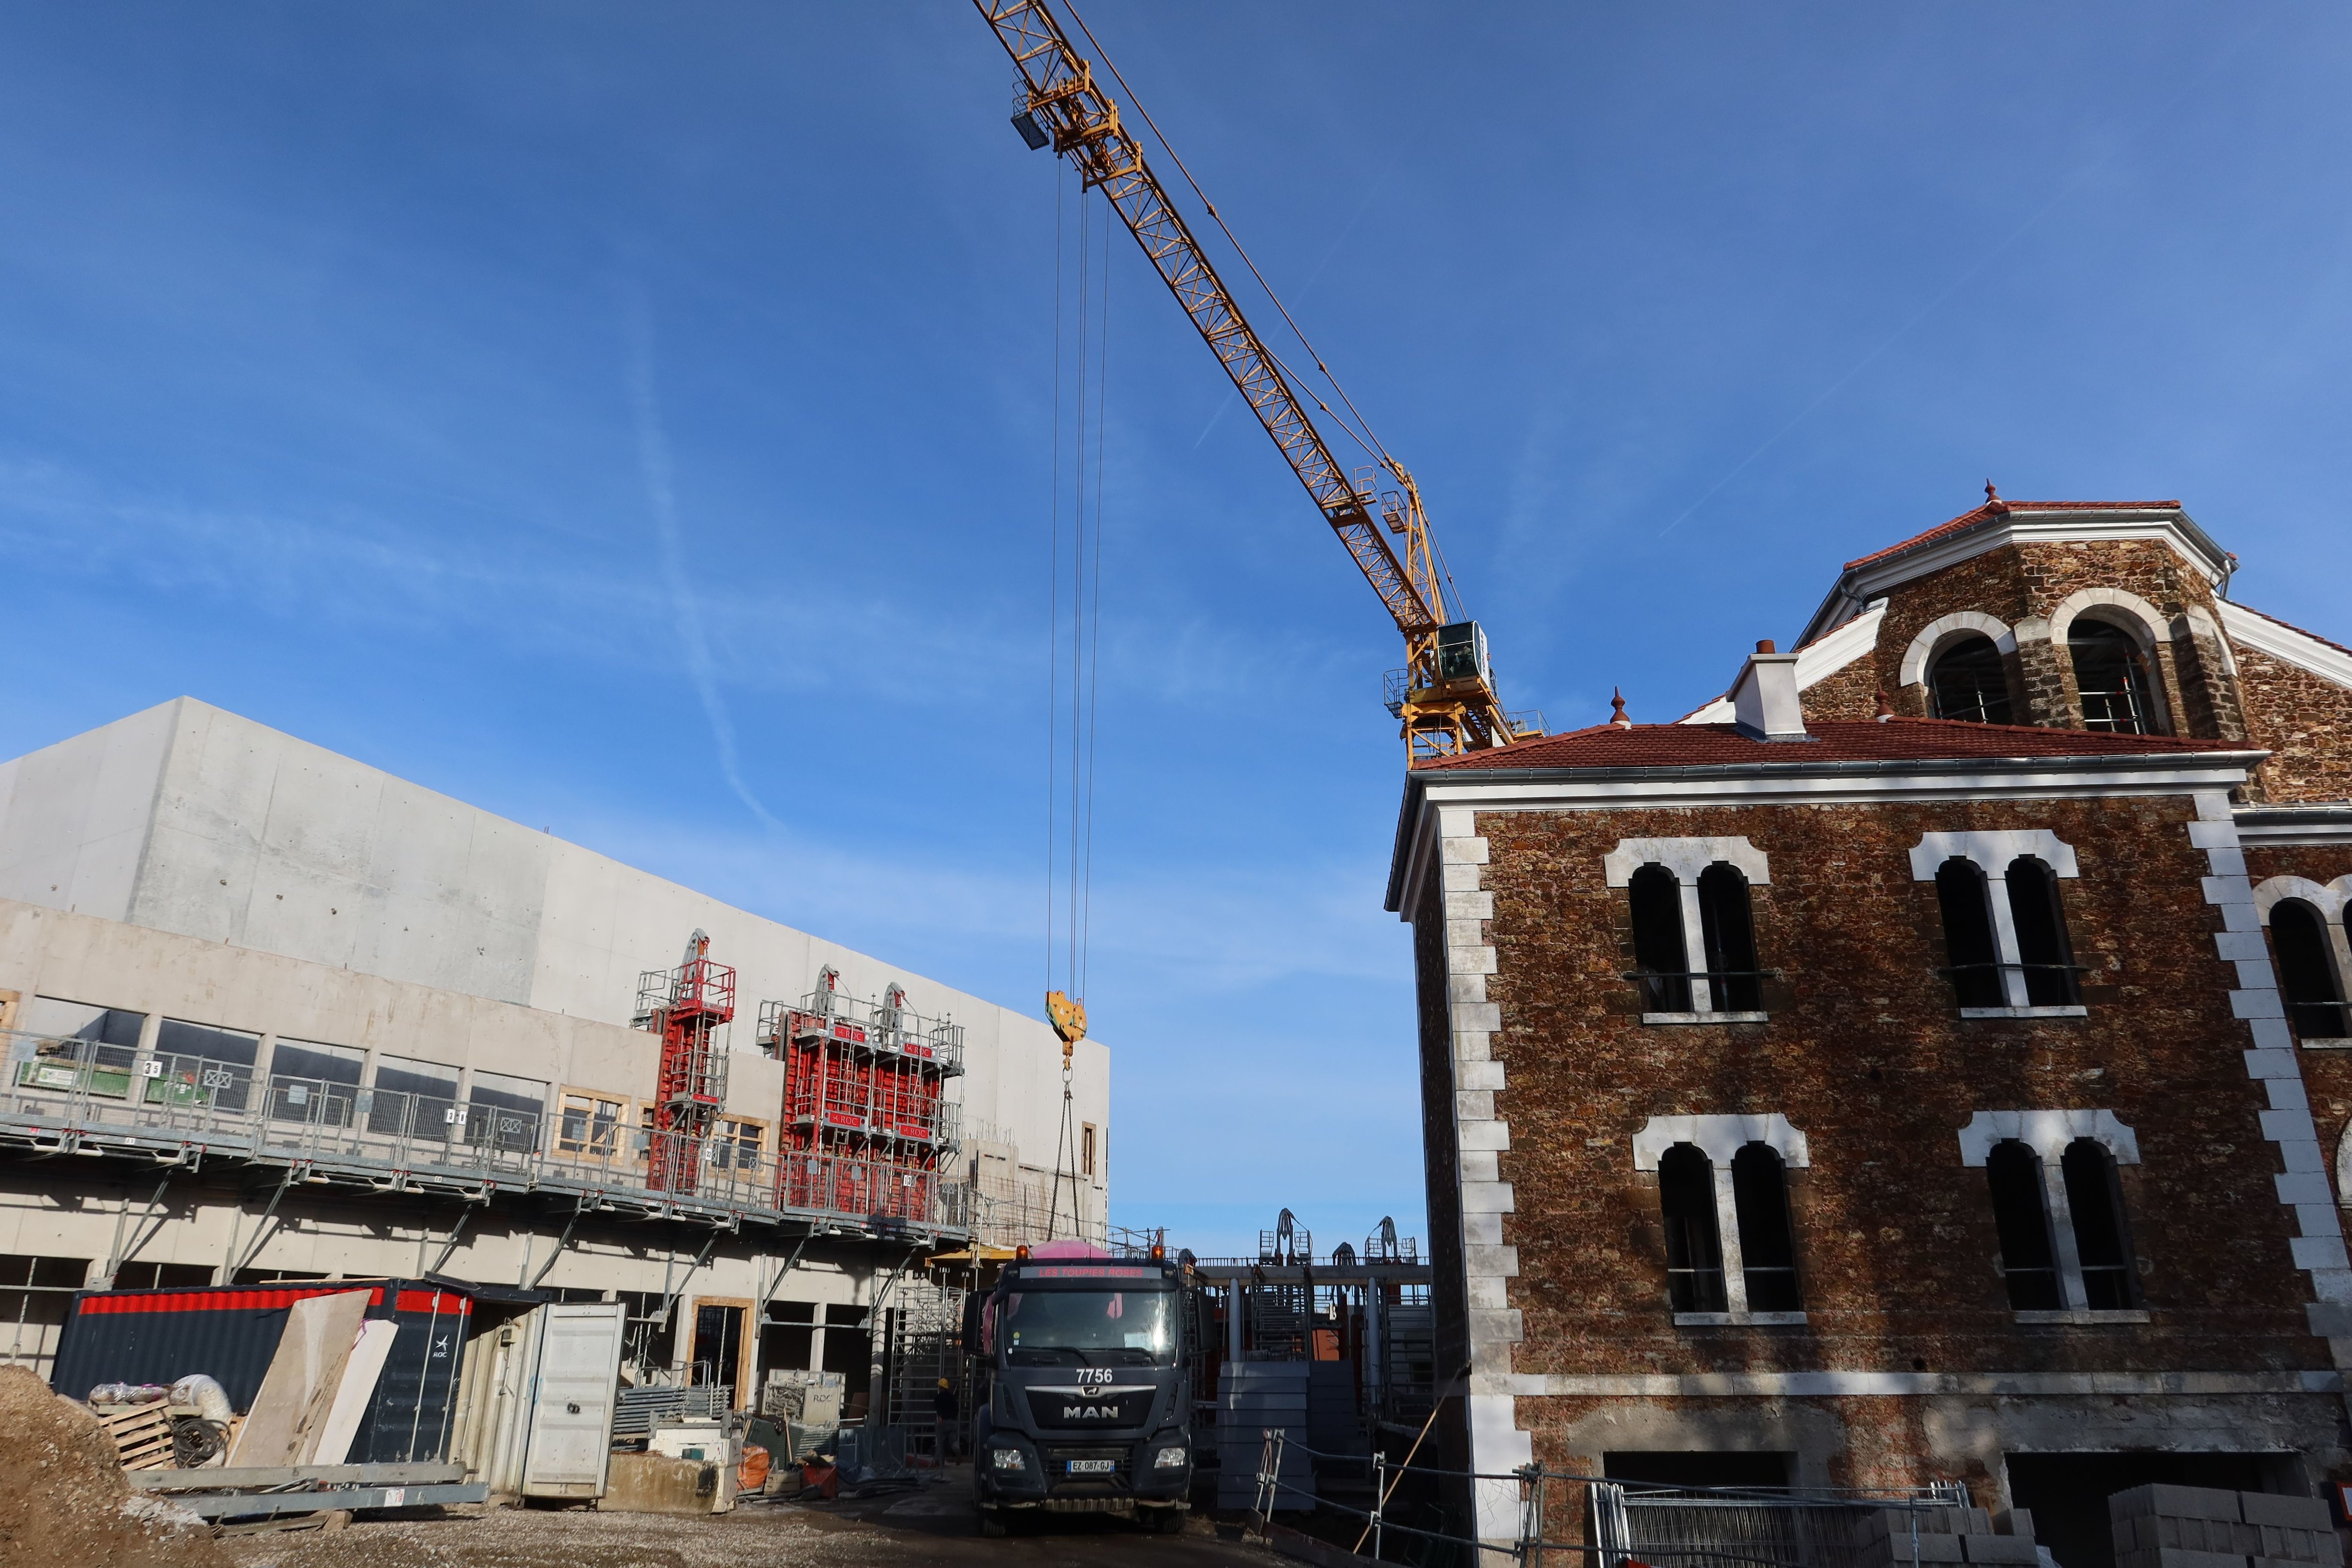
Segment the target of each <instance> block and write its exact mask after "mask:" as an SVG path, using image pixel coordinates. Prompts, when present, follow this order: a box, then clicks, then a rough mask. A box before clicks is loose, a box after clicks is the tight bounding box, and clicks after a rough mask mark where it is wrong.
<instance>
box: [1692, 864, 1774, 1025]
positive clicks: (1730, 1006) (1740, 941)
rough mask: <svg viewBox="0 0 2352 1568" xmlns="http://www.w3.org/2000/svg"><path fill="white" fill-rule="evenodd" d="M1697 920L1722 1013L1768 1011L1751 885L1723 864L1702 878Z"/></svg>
mask: <svg viewBox="0 0 2352 1568" xmlns="http://www.w3.org/2000/svg"><path fill="white" fill-rule="evenodd" d="M1698 918H1699V930H1700V936H1701V939H1702V945H1703V946H1704V947H1705V948H1706V968H1707V980H1706V984H1707V991H1708V994H1710V995H1711V996H1712V997H1713V998H1714V1001H1715V1010H1716V1011H1717V1012H1718V1013H1756V1012H1761V1011H1762V1010H1763V1006H1764V986H1763V982H1762V977H1761V976H1760V975H1759V974H1758V973H1757V971H1756V920H1755V914H1754V911H1753V910H1752V909H1751V908H1750V907H1749V904H1748V879H1747V878H1746V877H1744V876H1742V875H1740V872H1739V868H1738V867H1737V866H1732V865H1728V864H1727V863H1725V862H1723V861H1721V860H1718V861H1717V862H1716V863H1715V864H1714V865H1712V866H1709V867H1708V868H1706V870H1704V871H1701V872H1700V873H1699V874H1698Z"/></svg>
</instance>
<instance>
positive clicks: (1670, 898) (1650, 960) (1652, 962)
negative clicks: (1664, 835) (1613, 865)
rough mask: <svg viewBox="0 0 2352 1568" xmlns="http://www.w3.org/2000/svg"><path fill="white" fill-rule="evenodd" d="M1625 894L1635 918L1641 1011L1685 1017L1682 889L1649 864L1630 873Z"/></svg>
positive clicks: (1685, 946) (1670, 876)
mask: <svg viewBox="0 0 2352 1568" xmlns="http://www.w3.org/2000/svg"><path fill="white" fill-rule="evenodd" d="M1625 891H1626V896H1627V899H1628V901H1629V902H1630V903H1631V905H1632V907H1633V967H1634V968H1635V969H1636V970H1637V971H1639V972H1640V973H1641V976H1642V980H1641V985H1642V1010H1643V1012H1647V1013H1687V1012H1689V1011H1690V1005H1691V983H1690V957H1689V947H1688V944H1687V943H1686V942H1685V941H1684V940H1683V895H1682V884H1681V883H1680V882H1679V881H1678V880H1677V879H1675V874H1674V873H1673V872H1672V871H1669V870H1668V869H1666V868H1664V866H1661V865H1658V864H1657V863H1656V862H1654V861H1653V862H1651V863H1650V864H1649V865H1646V866H1643V867H1642V868H1640V869H1638V870H1636V871H1635V872H1634V873H1633V877H1632V879H1630V880H1629V881H1627V883H1626V885H1625Z"/></svg>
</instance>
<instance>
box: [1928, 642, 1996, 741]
mask: <svg viewBox="0 0 2352 1568" xmlns="http://www.w3.org/2000/svg"><path fill="white" fill-rule="evenodd" d="M1927 691H1928V694H1929V696H1930V697H1931V698H1932V699H1933V700H1934V702H1935V706H1936V717H1937V718H1938V719H1966V720H1969V721H1972V722H1975V723H1979V724H2006V723H2009V722H2010V721H2011V720H2010V709H2009V672H2008V671H2007V670H2006V669H2004V668H2002V667H2001V661H2000V649H1999V648H1998V647H1994V646H1993V641H1992V639H1991V638H1990V637H1962V638H1961V639H1960V640H1959V641H1958V642H1956V643H1954V644H1953V645H1952V646H1951V647H1948V648H1946V649H1945V650H1944V651H1943V652H1942V653H1939V654H1937V656H1936V662H1935V663H1933V664H1931V665H1929V666H1928V667H1927Z"/></svg>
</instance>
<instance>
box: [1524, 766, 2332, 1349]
mask: <svg viewBox="0 0 2352 1568" xmlns="http://www.w3.org/2000/svg"><path fill="white" fill-rule="evenodd" d="M2189 816H2190V813H2189V809H2188V805H2187V803H2186V802H2183V801H2177V800H2171V801H2160V800H2118V801H2106V802H2101V803H2095V804H2092V803H2081V802H2050V803H2030V804H2024V805H1970V806H1967V807H1965V808H1962V807H1951V806H1927V805H1889V806H1833V807H1821V808H1799V809H1790V808H1748V809H1729V808H1727V809H1719V810H1708V811H1675V812H1656V811H1625V812H1591V813H1574V814H1565V813H1564V814H1543V815H1538V814H1517V813H1482V814H1481V815H1480V817H1479V828H1480V831H1481V832H1482V833H1484V834H1485V835H1486V837H1487V839H1488V841H1489V844H1490V846H1491V849H1490V853H1491V856H1492V858H1491V860H1490V863H1489V867H1488V871H1487V886H1488V887H1490V888H1492V889H1494V891H1495V898H1496V902H1495V916H1494V920H1493V922H1492V927H1491V929H1492V932H1493V940H1494V942H1495V945H1496V949H1497V952H1498V970H1499V972H1498V973H1497V974H1496V976H1495V977H1494V979H1493V981H1492V982H1491V986H1492V988H1491V990H1490V993H1489V994H1490V995H1492V996H1494V997H1495V998H1496V999H1497V1000H1499V1001H1500V1003H1501V1005H1502V1019H1503V1029H1502V1032H1501V1033H1500V1034H1499V1035H1498V1036H1497V1037H1496V1041H1495V1047H1494V1048H1495V1050H1496V1055H1497V1057H1498V1058H1500V1059H1501V1060H1503V1062H1504V1063H1505V1067H1506V1071H1507V1078H1508V1082H1509V1088H1508V1089H1506V1090H1505V1091H1503V1092H1502V1093H1501V1094H1499V1095H1498V1096H1497V1113H1498V1114H1499V1115H1502V1116H1504V1117H1506V1118H1507V1120H1508V1121H1509V1123H1510V1125H1511V1128H1512V1145H1513V1146H1512V1149H1511V1150H1510V1152H1508V1153H1507V1154H1506V1155H1505V1156H1504V1158H1503V1172H1504V1176H1505V1178H1506V1179H1507V1180H1508V1181H1509V1182H1511V1183H1512V1184H1513V1186H1514V1190H1515V1192H1516V1194H1517V1214H1516V1215H1513V1216H1511V1218H1510V1219H1509V1220H1508V1221H1507V1226H1506V1231H1507V1237H1508V1239H1510V1240H1511V1241H1513V1242H1514V1243H1516V1245H1517V1247H1518V1249H1519V1254H1518V1256H1519V1267H1520V1277H1519V1279H1518V1280H1517V1284H1516V1286H1515V1288H1514V1291H1513V1299H1514V1305H1516V1306H1518V1307H1519V1308H1520V1309H1521V1310H1522V1311H1523V1312H1524V1313H1525V1314H1526V1323H1527V1340H1526V1343H1525V1344H1524V1345H1523V1346H1522V1348H1521V1352H1520V1361H1519V1363H1518V1365H1517V1370H1518V1371H1521V1372H1561V1373H1573V1372H1584V1371H1615V1370H1620V1369H1622V1368H1624V1367H1626V1366H1628V1365H1639V1366H1641V1367H1643V1368H1644V1369H1646V1370H1654V1371H1659V1372H1703V1371H1711V1370H1729V1369H1736V1368H1739V1367H1742V1366H1745V1365H1747V1364H1748V1362H1749V1360H1750V1359H1751V1358H1752V1357H1754V1356H1757V1355H1759V1354H1764V1355H1767V1356H1769V1358H1771V1360H1772V1361H1773V1362H1774V1363H1778V1364H1786V1365H1797V1366H1818V1367H1823V1368H1856V1369H1864V1368H1890V1367H1891V1368H1905V1367H1915V1366H1916V1367H1923V1368H1926V1369H1934V1370H1938V1371H1941V1370H1957V1369H1977V1370H1985V1369H1997V1370H2003V1371H2016V1370H2071V1369H2077V1368H2094V1367H2097V1368H2106V1367H2129V1368H2147V1369H2162V1368H2177V1367H2189V1366H2196V1367H2201V1368H2208V1369H2227V1368H2236V1367H2269V1366H2276V1365H2293V1366H2310V1367H2325V1366H2326V1365H2328V1364H2329V1363H2328V1361H2327V1359H2326V1347H2325V1346H2324V1344H2323V1343H2322V1342H2319V1341H2317V1340H2315V1339H2312V1338H2310V1337H2308V1334H2307V1332H2306V1331H2305V1321H2304V1316H2303V1303H2304V1302H2305V1300H2308V1294H2307V1291H2306V1289H2305V1287H2304V1285H2303V1283H2302V1281H2301V1279H2300V1278H2299V1277H2298V1276H2297V1275H2296V1274H2295V1273H2294V1270H2293V1269H2292V1268H2290V1267H2289V1266H2288V1263H2287V1258H2288V1247H2287V1241H2288V1237H2289V1235H2290V1228H2289V1226H2288V1224H2287V1221H2286V1218H2285V1216H2284V1212H2283V1211H2282V1210H2281V1209H2280V1207H2279V1205H2278V1203H2277V1201H2276V1199H2275V1197H2274V1195H2273V1190H2272V1185H2271V1181H2270V1178H2271V1175H2272V1173H2273V1171H2275V1170H2276V1169H2277V1168H2278V1167H2277V1162H2276V1157H2275V1153H2274V1152H2273V1149H2272V1148H2271V1146H2270V1145H2268V1144H2267V1143H2265V1142H2264V1141H2263V1134H2262V1130H2261V1127H2260V1125H2259V1124H2258V1121H2257V1112H2258V1111H2259V1110H2261V1109H2262V1103H2261V1101H2260V1100H2259V1099H2258V1097H2257V1095H2256V1093H2255V1091H2254V1089H2253V1087H2252V1085H2251V1084H2250V1083H2249V1082H2248V1081H2247V1079H2246V1075H2245V1070H2244V1068H2243V1067H2242V1063H2241V1059H2240V1055H2239V1053H2240V1052H2241V1051H2242V1050H2243V1049H2244V1048H2245V1047H2246V1046H2247V1044H2248V1043H2249V1042H2248V1040H2247V1037H2246V1030H2245V1026H2243V1025H2242V1023H2240V1022H2238V1021H2237V1020H2236V1019H2234V1018H2232V1017H2231V1013H2230V1008H2229V1005H2228V1001H2227V995H2226V992H2227V989H2228V987H2229V986H2230V985H2231V983H2232V982H2231V975H2230V973H2229V972H2228V967H2227V966H2225V965H2223V964H2221V963H2220V962H2219V961H2218V960H2217V959H2216V958H2215V956H2214V945H2213V940H2212V932H2213V931H2215V930H2216V929H2217V926H2216V922H2215V921H2214V919H2213V917H2212V914H2211V912H2210V910H2207V909H2206V908H2205V907H2204V906H2203V905H2202V904H2200V903H2199V902H2198V901H2197V900H2196V895H2195V892H2194V889H2196V888H2197V887H2198V885H2199V879H2200V877H2202V876H2203V875H2204V873H2205V862H2204V858H2203V856H2202V854H2201V853H2200V852H2197V851H2194V850H2192V848H2191V847H2190V844H2189V837H2188V834H2187V832H2186V824H2187V822H2188V821H2189ZM2005 827H2014V828H2032V827H2047V828H2050V829H2052V830H2053V831H2055V832H2056V833H2057V834H2058V836H2059V837H2061V838H2062V839H2064V840H2065V841H2066V842H2068V843H2070V844H2072V845H2074V847H2075V848H2076V850H2077V852H2078V854H2079V856H2080V858H2081V865H2082V871H2083V876H2082V878H2081V879H2080V880H2075V881H2068V882H2066V883H2064V884H2063V895H2064V900H2065V902H2066V906H2067V910H2068V918H2069V921H2070V925H2071V927H2072V930H2073V932H2074V942H2075V946H2076V952H2077V956H2078V960H2079V961H2080V962H2083V963H2088V964H2092V965H2094V966H2095V973H2092V974H2091V975H2089V976H2088V977H2087V979H2088V981H2089V983H2090V995H2091V998H2092V1000H2093V1006H2092V1016H2090V1017H2089V1018H2088V1019H2084V1020H2069V1021H2010V1020H2001V1021H1970V1022H1968V1023H1966V1024H1963V1023H1962V1022H1961V1021H1959V1020H1958V1017H1957V1016H1956V1014H1955V1010H1954V1007H1953V1005H1952V1001H1951V997H1950V993H1949V991H1948V987H1947V986H1946V984H1944V982H1943V981H1942V980H1941V979H1940V978H1939V977H1938V976H1937V974H1936V973H1934V967H1935V966H1936V965H1937V964H1938V963H1942V962H1943V961H1944V955H1943V952H1942V941H1941V935H1940V921H1939V919H1938V916H1937V909H1936V902H1935V889H1934V885H1933V884H1932V883H1921V882H1915V881H1913V880H1912V878H1911V872H1910V868H1909V865H1908V862H1907V858H1906V856H1907V851H1908V850H1909V848H1910V847H1911V846H1912V845H1914V844H1916V843H1917V842H1918V839H1919V836H1920V834H1921V833H1922V832H1923V831H1927V830H1932V829H1954V828H2005ZM1685 835H1688V836H1697V835H1708V836H1725V835H1745V836H1746V837H1748V838H1749V839H1750V840H1751V841H1752V842H1753V843H1754V844H1755V845H1756V847H1759V849H1762V850H1764V851H1765V852H1766V853H1767V854H1768V855H1769V856H1770V858H1771V867H1772V876H1773V881H1772V884H1771V886H1770V887H1769V888H1759V889H1756V893H1755V908H1756V917H1757V927H1758V941H1759V950H1760V953H1761V962H1762V963H1764V965H1765V966H1767V967H1779V968H1782V969H1785V970H1786V971H1787V972H1788V973H1787V975H1786V978H1785V981H1784V983H1783V984H1784V985H1785V995H1784V996H1783V997H1782V998H1781V1000H1782V1003H1783V1005H1782V1007H1781V1008H1780V1010H1779V1011H1778V1012H1777V1013H1776V1014H1775V1016H1774V1017H1773V1018H1772V1020H1771V1022H1769V1024H1763V1025H1733V1026H1707V1027H1673V1026H1643V1025H1642V1024H1640V1023H1639V1022H1638V1021H1637V1020H1636V1019H1635V1018H1634V1017H1633V1016H1631V1012H1630V1007H1631V1004H1630V1001H1629V1000H1628V999H1629V997H1630V994H1631V988H1630V987H1629V986H1628V985H1626V984H1624V983H1623V982H1622V981H1620V980H1619V979H1618V978H1617V976H1618V975H1619V974H1620V973H1622V971H1624V970H1625V969H1627V968H1629V967H1631V954H1630V951H1629V948H1628V944H1627V933H1626V926H1625V919H1624V914H1623V908H1622V906H1623V903H1624V899H1625V895H1624V893H1623V891H1622V889H1609V888H1608V887H1606V886H1605V885H1604V879H1603V873H1602V867H1601V858H1602V857H1603V856H1604V855H1606V854H1607V853H1608V852H1609V851H1610V850H1611V849H1612V848H1613V847H1615V846H1616V844H1617V842H1618V840H1619V839H1621V838H1625V837H1659V836H1685ZM2023 1107H2058V1108H2071V1107H2105V1108H2107V1109H2110V1110H2114V1111H2115V1113H2116V1115H2117V1116H2118V1117H2119V1118H2120V1119H2121V1120H2122V1121H2124V1122H2125V1123H2126V1125H2128V1126H2131V1127H2132V1128H2134V1129H2135V1130H2136V1131H2137V1133H2138V1136H2139V1141H2140V1148H2141V1151H2142V1153H2143V1157H2144V1161H2145V1163H2143V1164H2142V1165H2139V1166H2137V1167H2131V1166H2126V1167H2125V1168H2124V1171H2123V1173H2122V1176H2123V1182H2124V1186H2125V1190H2126V1203H2127V1205H2128V1207H2129V1211H2130V1214H2131V1216H2132V1223H2133V1226H2134V1241H2135V1244H2136V1249H2137V1254H2138V1256H2139V1258H2141V1260H2142V1287H2143V1289H2144V1291H2145V1293H2146V1296H2147V1303H2148V1305H2149V1306H2150V1307H2151V1308H2152V1309H2154V1310H2155V1312H2156V1321H2154V1322H2152V1323H2150V1324H2148V1325H2146V1326H2144V1327H2133V1328H2109V1327H2103V1328H2101V1329H2099V1330H2097V1331H2082V1332H2074V1331H2058V1332H2050V1331H2021V1330H2020V1329H2019V1327H2018V1326H2017V1325H2016V1323H2015V1322H2014V1320H2013V1316H2012V1314H2011V1310H2010V1308H2009V1305H2008V1300H2007V1298H2006V1296H2005V1294H2004V1290H2003V1286H2002V1283H2001V1280H2000V1276H1999V1275H1998V1273H1997V1271H1996V1268H1995V1260H1996V1259H1997V1258H1998V1256H1999V1248H1998V1244H1997V1241H1996V1239H1995V1236H1994V1232H1993V1228H1992V1217H1991V1213H1990V1205H1989V1202H1988V1200H1987V1198H1986V1195H1985V1189H1984V1177H1983V1175H1982V1173H1980V1172H1979V1171H1974V1170H1969V1169H1966V1168H1964V1167H1963V1166H1962V1165H1961V1164H1960V1161H1959V1153H1958V1143H1957V1142H1956V1136H1955V1135H1956V1133H1957V1131H1958V1129H1959V1128H1960V1127H1961V1126H1962V1125H1963V1124H1964V1123H1966V1122H1967V1121H1968V1120H1969V1116H1970V1114H1971V1113H1972V1112H1973V1111H1975V1110H1979V1109H2014V1108H2023ZM1769 1111H1780V1112H1783V1113H1785V1114H1786V1115H1788V1116H1789V1117H1790V1120H1791V1121H1793V1122H1795V1123H1796V1125H1797V1126H1799V1127H1800V1128H1801V1129H1802V1130H1803V1131H1805V1132H1806V1133H1807V1134H1808V1136H1809V1137H1810V1139H1811V1151H1812V1165H1811V1170H1810V1171H1809V1172H1805V1173H1792V1174H1793V1180H1792V1182H1791V1189H1792V1192H1791V1198H1792V1204H1793V1206H1794V1208H1795V1211H1796V1222H1797V1226H1798V1230H1799V1238H1800V1239H1799V1247H1800V1267H1801V1270H1802V1272H1803V1277H1804V1280H1805V1296H1806V1308H1807V1310H1808V1312H1809V1314H1810V1315H1811V1322H1810V1324H1809V1325H1808V1326H1806V1327H1805V1328H1802V1329H1798V1330H1785V1329H1771V1330H1764V1329H1750V1330H1741V1329H1710V1330H1691V1329H1677V1328H1676V1327H1675V1325H1674V1324H1673V1322H1672V1321H1671V1319H1670V1317H1669V1315H1668V1312H1667V1309H1666V1305H1665V1300H1666V1298H1665V1290H1666V1281H1665V1274H1664V1246H1663V1241H1662V1238H1661V1237H1660V1236H1659V1233H1658V1212H1657V1201H1656V1196H1655V1192H1654V1183H1653V1182H1652V1181H1651V1180H1650V1179H1648V1178H1645V1177H1642V1176H1639V1175H1636V1174H1635V1173H1634V1172H1633V1160H1632V1152H1631V1143H1630V1140H1631V1138H1632V1135H1633V1132H1634V1131H1637V1130H1638V1129H1640V1128H1641V1127H1642V1125H1643V1123H1644V1122H1645V1121H1647V1120H1648V1119H1649V1118H1650V1117H1652V1116H1654V1115H1672V1114H1685V1113H1761V1112H1769Z"/></svg>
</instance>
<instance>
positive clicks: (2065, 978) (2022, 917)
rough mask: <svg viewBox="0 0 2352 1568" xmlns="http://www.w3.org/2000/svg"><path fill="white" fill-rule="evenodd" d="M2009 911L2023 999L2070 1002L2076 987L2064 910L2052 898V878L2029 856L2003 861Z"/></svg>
mask: <svg viewBox="0 0 2352 1568" xmlns="http://www.w3.org/2000/svg"><path fill="white" fill-rule="evenodd" d="M2009 914H2010V919H2011V921H2013V922H2014V923H2015V925H2016V928H2017V961H2018V963H2019V965H2020V966H2021V968H2022V970H2023V972H2024V975H2025V1001H2026V1005H2028V1006H2032V1007H2071V1006H2073V1005H2074V1004H2075V1003H2076V1002H2077V1001H2079V1000H2080V999H2081V991H2080V988H2079V987H2078V986H2077V985H2076V984H2074V944H2073V943H2072V942H2068V941H2067V940H2066V912H2065V910H2063V909H2061V908H2060V907H2059V903H2058V878H2057V875H2056V874H2055V873H2054V872H2053V871H2052V870H2051V869H2050V868H2049V867H2048V866H2046V865H2044V864H2043V863H2042V861H2041V860H2039V859H2037V858H2034V857H2033V856H2031V855H2021V856H2019V857H2018V858H2016V859H2014V860H2012V861H2011V862H2010V863H2009Z"/></svg>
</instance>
